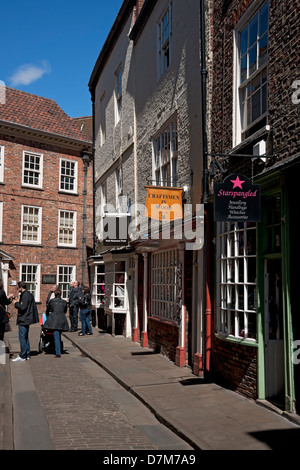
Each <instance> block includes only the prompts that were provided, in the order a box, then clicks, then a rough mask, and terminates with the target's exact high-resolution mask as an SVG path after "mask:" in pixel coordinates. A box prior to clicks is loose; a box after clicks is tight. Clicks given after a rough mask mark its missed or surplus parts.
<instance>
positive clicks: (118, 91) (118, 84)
mask: <svg viewBox="0 0 300 470" xmlns="http://www.w3.org/2000/svg"><path fill="white" fill-rule="evenodd" d="M122 77H123V69H122V65H119V67H118V68H117V70H116V71H115V125H117V124H118V122H119V121H120V119H121V114H122Z"/></svg>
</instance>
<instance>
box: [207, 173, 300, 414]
mask: <svg viewBox="0 0 300 470" xmlns="http://www.w3.org/2000/svg"><path fill="white" fill-rule="evenodd" d="M297 167H299V164H298V165H297ZM295 169H296V168H295V167H293V168H292V167H288V165H286V166H284V165H282V168H281V167H279V168H277V170H276V171H275V170H274V171H272V172H270V173H266V174H265V175H260V176H259V177H257V178H256V179H255V183H256V184H257V185H259V186H260V190H261V214H260V220H258V221H244V222H239V221H236V220H235V221H228V220H227V221H216V223H215V227H216V232H215V234H216V238H215V243H216V264H215V272H216V279H215V281H216V282H215V289H216V306H215V318H214V325H215V335H214V339H213V354H212V356H213V360H212V363H213V370H214V372H215V374H216V375H217V377H218V378H219V379H220V380H221V381H223V382H224V383H225V384H226V385H227V386H228V387H230V388H231V389H234V390H236V391H238V392H240V393H242V394H243V395H245V396H247V397H249V398H252V399H259V400H264V401H267V402H270V403H272V404H274V405H275V406H277V407H279V408H281V409H283V410H285V411H288V412H293V411H295V409H297V408H299V404H298V405H297V403H298V401H297V396H298V400H299V384H298V382H299V372H298V369H297V367H298V368H299V367H300V366H299V365H297V364H295V360H294V358H295V351H294V349H293V345H294V344H295V343H294V341H295V340H297V338H298V337H299V339H300V336H299V333H300V322H299V320H298V317H299V316H298V315H297V303H296V289H297V282H296V279H297V265H298V264H297V260H299V254H298V250H297V246H296V235H295V232H296V230H297V227H296V220H295V214H296V204H297V202H296V201H297V197H296V192H297V184H296V176H295V174H296V172H295ZM298 278H299V276H298Z"/></svg>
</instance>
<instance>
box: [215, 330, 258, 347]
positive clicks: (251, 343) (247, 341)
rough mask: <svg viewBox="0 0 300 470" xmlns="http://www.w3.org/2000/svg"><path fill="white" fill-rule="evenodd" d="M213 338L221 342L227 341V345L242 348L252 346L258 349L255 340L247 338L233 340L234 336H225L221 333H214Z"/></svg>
mask: <svg viewBox="0 0 300 470" xmlns="http://www.w3.org/2000/svg"><path fill="white" fill-rule="evenodd" d="M215 337H216V338H218V339H221V340H222V341H227V342H229V343H236V344H241V345H243V346H253V347H254V348H258V343H257V341H256V340H254V339H253V340H251V339H248V338H235V337H234V336H230V335H225V334H223V333H215Z"/></svg>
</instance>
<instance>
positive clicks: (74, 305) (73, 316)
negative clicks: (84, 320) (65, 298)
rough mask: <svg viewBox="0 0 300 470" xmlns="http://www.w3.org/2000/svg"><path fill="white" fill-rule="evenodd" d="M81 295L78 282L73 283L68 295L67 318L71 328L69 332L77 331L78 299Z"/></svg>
mask: <svg viewBox="0 0 300 470" xmlns="http://www.w3.org/2000/svg"><path fill="white" fill-rule="evenodd" d="M81 294H82V292H81V289H80V287H79V282H78V281H74V283H73V286H72V285H71V289H70V293H69V317H70V323H71V328H70V330H69V331H77V330H78V310H79V306H78V299H79V296H80V295H81Z"/></svg>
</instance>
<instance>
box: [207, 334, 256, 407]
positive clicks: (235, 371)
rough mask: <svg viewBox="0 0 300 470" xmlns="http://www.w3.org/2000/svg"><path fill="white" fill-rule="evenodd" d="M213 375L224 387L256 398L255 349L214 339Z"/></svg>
mask: <svg viewBox="0 0 300 470" xmlns="http://www.w3.org/2000/svg"><path fill="white" fill-rule="evenodd" d="M212 363H213V373H214V374H215V375H216V376H217V378H218V380H219V381H221V382H222V383H223V384H224V385H225V386H227V387H228V388H230V389H231V390H234V391H236V392H239V393H241V394H242V395H244V396H247V397H248V398H252V399H254V400H255V399H256V398H257V348H256V347H251V346H243V345H240V344H236V343H230V342H227V341H223V340H220V339H218V338H215V339H214V341H213V355H212Z"/></svg>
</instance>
